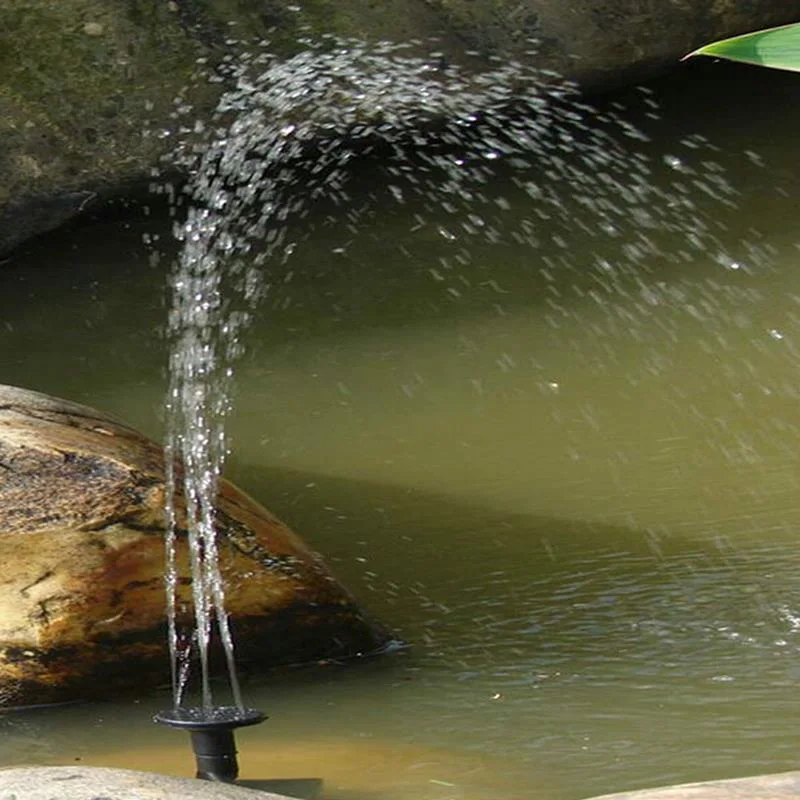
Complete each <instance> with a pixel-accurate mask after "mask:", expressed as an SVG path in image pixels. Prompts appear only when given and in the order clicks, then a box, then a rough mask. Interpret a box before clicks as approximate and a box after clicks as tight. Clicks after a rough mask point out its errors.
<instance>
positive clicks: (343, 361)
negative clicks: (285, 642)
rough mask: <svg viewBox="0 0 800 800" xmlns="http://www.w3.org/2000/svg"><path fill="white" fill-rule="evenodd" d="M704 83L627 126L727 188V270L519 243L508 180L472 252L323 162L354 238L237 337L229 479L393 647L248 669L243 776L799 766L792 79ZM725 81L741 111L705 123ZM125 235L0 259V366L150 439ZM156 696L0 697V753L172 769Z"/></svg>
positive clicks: (668, 96)
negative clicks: (284, 529) (349, 661)
mask: <svg viewBox="0 0 800 800" xmlns="http://www.w3.org/2000/svg"><path fill="white" fill-rule="evenodd" d="M707 74H708V73H707V68H697V69H693V70H692V71H691V73H690V75H691V80H684V81H680V80H676V81H674V82H662V83H661V84H655V85H654V86H653V89H654V91H655V92H656V95H655V96H656V98H657V99H658V100H659V102H660V106H661V111H660V114H661V117H662V119H661V120H660V121H655V120H652V121H650V122H648V119H647V117H646V116H644V114H646V113H647V112H646V111H645V110H644V109H643V110H642V114H640V115H638V116H637V115H636V114H633V115H632V122H635V123H636V124H637V125H639V126H648V125H649V126H650V127H646V130H647V132H648V133H649V134H650V135H651V136H652V139H653V141H652V142H651V143H649V144H644V143H641V144H640V145H637V147H639V146H642V147H647V148H649V151H648V152H651V153H653V154H666V155H679V154H680V153H682V152H683V151H681V150H679V143H680V142H681V141H684V140H686V138H687V137H690V136H693V135H701V136H704V137H706V139H707V141H708V142H710V143H712V144H713V145H715V146H717V147H719V152H715V153H714V155H713V157H712V156H708V158H707V157H706V156H705V155H704V156H703V159H704V160H714V161H716V162H718V163H719V164H720V165H721V166H722V167H723V168H724V169H725V175H726V176H727V177H728V179H729V181H730V183H731V184H732V185H734V186H735V187H737V188H738V189H739V190H740V196H738V197H737V198H736V203H737V206H738V207H737V208H729V207H727V206H720V205H719V204H718V203H716V202H715V201H709V205H707V206H703V207H702V208H701V211H703V212H704V213H706V214H710V213H711V210H712V209H713V216H712V217H711V219H712V220H713V222H714V224H715V225H716V226H717V230H716V231H715V236H716V237H718V238H719V239H720V242H721V244H722V247H721V248H720V250H721V251H724V253H725V255H726V256H727V258H723V259H719V258H718V255H719V251H717V250H714V251H710V250H709V251H702V252H701V251H698V255H697V257H696V258H693V259H691V260H686V261H683V262H680V261H679V262H674V261H670V260H669V259H658V258H646V259H644V260H643V261H642V262H641V263H640V264H638V265H637V264H631V265H630V269H628V270H626V271H625V272H624V273H622V274H620V273H616V274H612V273H610V272H608V271H604V269H603V266H602V264H600V262H599V261H598V260H597V253H598V247H597V242H598V240H597V237H591V236H588V235H587V234H586V232H585V231H580V230H578V231H577V232H576V231H570V233H571V239H570V247H569V248H562V250H564V252H563V253H562V254H561V255H563V257H562V258H558V259H555V260H554V263H552V264H548V263H547V262H545V261H543V259H542V256H549V255H552V252H559V251H558V250H555V249H554V248H546V249H542V248H539V249H532V248H531V246H530V243H529V242H528V241H527V240H526V235H527V234H528V233H529V231H528V230H527V229H526V227H525V220H526V219H528V218H529V217H530V215H531V209H532V202H531V198H530V196H529V195H528V194H527V193H526V192H525V188H524V186H520V185H519V182H518V181H516V180H515V178H518V177H519V175H518V173H517V172H516V171H515V170H514V169H511V170H506V171H504V170H497V171H495V173H494V174H493V175H492V176H490V177H489V178H488V179H487V181H486V183H485V184H484V185H483V186H482V188H481V191H482V193H483V194H484V195H485V197H486V199H487V207H490V208H491V207H496V208H497V209H499V211H498V212H496V213H495V214H494V216H496V217H498V222H496V223H493V224H496V225H498V226H500V227H499V228H498V230H499V232H500V234H501V236H500V241H498V242H496V243H492V242H491V241H487V240H486V237H483V236H474V235H471V234H470V233H469V232H468V231H463V232H462V231H454V230H452V229H451V228H452V227H453V226H452V221H453V219H454V217H453V215H451V214H448V213H441V214H439V213H437V212H436V211H435V210H432V209H430V208H426V207H425V203H424V200H423V199H414V197H413V196H410V197H409V198H408V201H407V202H406V203H405V204H399V203H397V201H396V199H395V198H394V196H393V194H392V190H391V189H390V188H389V186H390V185H391V186H396V185H397V178H396V176H387V175H386V173H385V170H383V171H382V167H381V163H382V162H381V161H380V160H376V159H372V160H370V159H369V158H366V159H362V160H360V161H358V162H357V163H355V165H354V166H353V168H352V171H351V173H350V175H351V178H350V181H351V182H350V186H349V189H348V191H349V194H350V195H351V197H352V198H353V199H354V201H355V204H356V206H359V201H360V206H369V207H370V208H371V209H372V211H371V212H370V211H368V210H367V211H365V212H364V213H363V215H362V216H361V217H360V219H359V225H358V227H357V229H356V230H350V229H348V228H347V227H346V226H343V225H342V224H341V223H340V220H339V218H338V217H337V216H336V213H335V209H334V208H331V207H329V206H325V205H324V204H319V205H317V206H315V207H314V208H313V209H312V210H311V211H310V213H309V216H308V218H307V220H306V221H305V223H304V224H307V226H308V227H307V230H308V236H307V237H306V238H303V239H298V241H297V243H296V248H295V252H294V253H293V255H292V259H291V261H287V263H286V264H285V265H283V266H282V267H281V269H280V270H279V271H277V272H276V273H274V274H273V277H272V279H271V281H270V284H271V285H270V287H269V289H268V291H267V294H266V297H265V299H264V300H263V301H262V304H261V309H262V311H261V312H260V313H259V314H257V315H256V317H255V319H254V320H253V327H252V330H251V332H250V333H249V334H248V336H247V339H246V343H247V346H248V352H247V354H246V355H245V356H244V357H243V359H242V361H241V362H240V365H239V368H238V377H237V381H238V392H237V395H238V398H237V405H236V409H235V411H234V412H233V413H232V414H231V416H230V419H229V425H230V427H229V432H230V437H231V442H232V448H233V454H232V457H231V460H230V462H229V469H230V475H231V477H232V478H234V479H235V480H237V481H239V482H240V483H241V484H243V485H244V486H245V488H247V489H248V490H249V491H251V492H252V493H253V494H254V495H255V496H256V497H258V498H259V499H260V500H262V501H263V502H264V503H265V504H266V505H268V506H269V507H270V508H271V509H272V510H273V511H275V512H276V513H277V514H278V515H279V516H281V517H283V518H284V519H285V520H286V521H287V522H289V523H290V524H292V525H293V526H294V527H295V528H296V529H297V530H298V531H299V532H300V533H301V534H302V535H303V536H304V537H305V538H306V540H307V541H308V542H309V543H311V544H312V545H313V546H315V547H316V548H318V549H319V550H320V551H321V552H323V553H324V554H325V555H326V557H327V558H328V560H329V561H330V563H331V566H332V567H333V569H334V571H335V572H336V573H337V575H338V576H340V577H341V578H342V579H343V580H344V581H345V582H346V583H348V584H349V585H350V587H351V588H352V589H353V590H354V591H355V593H356V594H357V595H358V596H359V598H360V599H361V600H362V601H363V602H364V603H365V604H367V605H368V606H369V607H370V608H371V609H372V610H373V611H374V612H375V613H376V614H377V615H378V616H380V617H381V618H382V619H383V620H384V621H386V622H387V623H388V624H389V625H391V626H393V627H394V628H396V629H397V630H398V632H399V633H400V634H401V635H402V636H403V637H404V638H406V639H407V640H409V641H410V642H412V643H413V648H412V649H411V650H410V651H409V652H408V653H406V654H404V655H402V656H398V657H395V658H392V659H385V660H383V661H377V662H373V663H370V664H365V665H362V666H361V667H358V668H343V669H339V668H337V667H335V666H334V667H332V666H330V665H327V666H320V667H318V668H316V669H308V670H304V671H300V672H295V673H293V674H289V675H285V674H284V675H273V676H270V675H266V676H260V677H258V678H257V679H250V680H249V681H248V682H247V684H246V685H245V687H244V689H245V692H246V695H247V697H248V702H250V703H252V704H254V705H258V706H260V707H263V708H264V709H265V710H266V711H267V712H268V713H269V714H270V717H271V719H270V721H269V722H268V723H267V724H266V725H264V726H262V727H261V728H260V729H257V730H252V731H245V732H243V733H242V735H241V737H240V748H241V762H242V767H243V772H244V773H245V775H246V776H251V777H257V776H263V775H271V776H272V775H296V776H299V775H321V776H323V777H324V778H325V779H326V781H327V785H328V791H329V795H328V796H330V797H341V798H362V797H375V798H401V797H403V798H405V797H409V796H413V797H418V798H442V799H443V798H448V797H474V798H495V797H498V796H507V797H514V796H519V797H523V796H524V797H533V796H541V797H553V798H567V797H580V796H586V795H590V794H593V793H599V792H602V791H613V790H619V789H623V788H632V787H636V786H644V785H653V784H656V783H664V782H673V781H682V780H701V779H710V778H717V777H727V776H733V775H741V774H750V773H754V772H760V771H776V770H779V769H789V768H794V767H795V766H796V765H797V760H796V759H797V754H796V752H795V747H794V733H795V727H796V726H795V719H796V716H797V714H796V711H797V709H796V708H795V706H796V704H797V702H798V701H797V699H796V695H797V693H796V681H797V678H798V675H800V661H798V652H797V646H798V639H797V635H798V628H800V624H798V616H800V597H798V589H797V559H798V545H797V536H796V529H797V521H798V500H797V497H798V493H797V483H798V463H797V460H798V457H797V455H796V454H797V453H798V452H800V448H798V444H800V443H798V441H797V438H798V429H797V423H796V420H795V416H796V408H797V390H798V387H799V386H800V378H798V375H800V372H798V364H797V360H798V351H797V349H796V342H797V336H798V333H799V332H800V328H798V325H799V324H800V318H799V317H798V305H797V299H796V298H800V273H798V271H797V270H796V265H797V258H798V249H797V242H798V240H800V236H798V235H797V233H796V222H795V220H796V211H797V203H796V198H797V196H798V188H800V187H798V180H797V176H796V173H795V160H794V147H795V144H794V137H793V136H792V134H791V131H792V130H796V122H797V121H796V120H794V121H791V119H790V118H791V115H792V114H796V112H795V111H794V109H793V106H792V105H791V103H790V102H789V99H790V98H791V97H792V96H793V94H794V93H795V88H796V87H795V85H794V84H793V83H791V82H790V81H789V80H788V78H783V77H781V78H778V77H776V76H774V75H770V76H762V75H755V74H752V73H745V72H743V71H740V70H726V71H725V73H724V74H725V75H726V76H729V80H730V85H729V84H728V82H727V81H725V80H723V81H720V82H716V83H708V84H704V83H703V78H704V76H706V75H707ZM733 77H735V79H736V80H735V83H734V81H733ZM745 80H746V81H751V82H752V83H751V84H750V86H751V87H753V88H752V89H751V91H749V92H747V93H745V92H744V89H743V87H742V82H743V81H745ZM744 94H748V96H755V97H757V98H759V101H753V102H754V103H758V105H757V107H756V108H754V109H752V110H751V113H750V114H749V115H748V119H758V120H759V123H758V125H753V127H752V128H746V127H742V126H737V125H734V122H735V121H737V120H739V119H740V117H741V104H742V100H741V98H742V97H743V96H744ZM641 97H642V95H641V94H639V93H632V94H631V99H630V103H631V104H634V105H636V103H637V102H640V98H641ZM645 97H649V95H646V96H645ZM637 98H638V99H637ZM622 99H623V100H626V98H622ZM712 101H713V106H714V113H713V114H709V113H708V108H709V107H711V106H712ZM761 103H763V105H762V104H761ZM737 105H738V106H739V110H738V111H734V107H735V106H737ZM640 108H641V105H640ZM770 114H772V116H770ZM728 115H730V116H728ZM762 126H763V128H765V129H768V130H769V131H770V134H769V139H767V138H766V137H765V136H764V135H762V133H761V128H762ZM784 127H785V128H786V130H787V131H788V132H787V135H786V136H785V137H781V136H780V135H779V132H780V131H781V130H782V129H783V128H784ZM689 151H690V152H689V154H688V156H687V157H688V158H689V159H691V158H692V152H694V151H691V148H689ZM748 152H751V155H747V153H748ZM759 157H760V158H761V159H763V161H764V162H765V164H766V166H763V167H762V166H759V165H758V164H756V163H755V162H756V161H758V160H759ZM659 163H660V162H659ZM664 166H665V167H666V169H665V171H664V173H663V174H664V175H667V176H670V175H671V174H672V173H670V172H669V169H670V165H669V164H668V163H665V164H664ZM373 196H374V198H375V199H373ZM497 200H501V201H502V202H501V204H500V205H498V204H497V202H495V201H497ZM698 202H701V203H702V202H703V201H698ZM503 205H505V206H507V208H503ZM501 212H502V213H501ZM420 216H421V217H423V219H424V222H425V223H426V224H424V225H423V226H422V227H421V228H420V227H419V219H418V217H420ZM126 224H128V225H131V228H130V230H129V231H128V232H127V234H126V233H125V225H126ZM440 227H443V228H444V229H445V230H446V232H447V233H449V234H455V235H456V236H457V237H458V238H455V239H452V238H450V237H449V236H448V235H445V234H443V233H442V232H441V230H440ZM168 228H169V226H168V225H167V224H165V225H164V230H163V231H162V237H163V238H162V241H164V240H166V239H168V237H169V231H168ZM142 230H147V231H148V232H149V233H150V234H152V232H153V223H152V219H148V220H143V221H141V223H136V222H128V223H113V224H112V223H104V224H103V225H102V226H100V227H97V228H94V229H92V228H86V229H83V230H81V231H77V232H75V233H74V234H73V235H72V236H71V237H69V236H63V237H61V238H56V239H51V240H50V241H49V242H47V243H46V244H43V245H42V248H41V249H39V250H31V252H30V253H29V254H28V256H27V257H26V258H25V259H22V258H20V259H19V260H18V261H15V262H12V263H11V264H8V265H5V267H4V269H3V271H2V273H0V282H2V291H1V292H0V307H2V312H3V320H4V322H5V324H6V331H7V333H6V335H5V336H4V338H3V340H2V342H0V359H1V362H0V363H2V364H3V366H4V373H3V381H4V382H7V383H15V384H19V385H24V386H28V387H30V388H34V389H39V390H42V391H47V392H51V393H54V394H60V395H64V396H69V397H72V398H74V399H76V400H79V401H83V402H89V403H91V404H93V405H96V406H98V407H101V408H107V409H109V410H110V411H113V412H115V413H117V414H119V415H121V416H124V417H126V418H127V419H129V420H130V421H131V422H133V423H134V424H137V425H138V426H139V427H141V428H143V429H144V430H147V431H149V432H151V433H153V434H156V435H157V434H158V433H159V422H158V416H159V414H160V406H161V397H162V396H163V395H162V393H163V390H164V376H163V374H162V373H161V365H162V364H163V363H164V350H163V347H162V344H161V342H160V339H159V338H158V337H157V336H156V334H155V333H154V330H155V329H157V328H158V327H159V326H160V325H161V323H162V320H163V314H164V308H163V300H162V289H161V286H162V285H163V283H162V281H163V279H164V272H165V266H166V263H165V262H166V261H167V260H168V259H167V258H166V257H164V258H162V260H161V262H160V263H159V264H155V265H151V266H148V263H147V252H146V248H144V247H143V246H142V245H141V241H140V236H141V232H142ZM565 230H568V226H567V225H566V223H563V222H558V226H557V230H555V231H551V232H552V233H556V234H559V233H563V232H564V231H565ZM629 230H632V228H629ZM112 231H113V233H114V235H113V236H112V235H111V232H112ZM464 236H466V240H465V239H464V238H463V237H464ZM685 238H686V237H685V232H684V231H676V232H675V234H674V238H673V239H670V238H669V236H667V237H666V238H665V242H667V243H669V246H670V251H672V252H677V251H678V250H680V249H682V248H684V247H685V246H686V241H685ZM109 241H111V242H113V247H111V248H110V247H109ZM466 242H468V244H466ZM604 242H605V245H604V246H605V247H607V248H609V249H612V250H613V249H614V248H615V247H616V246H617V245H616V244H615V243H614V241H613V240H611V239H609V240H604ZM752 245H756V248H755V249H754V248H753V247H752ZM464 248H468V250H469V254H470V258H469V259H468V260H467V261H464V260H463V259H462V260H459V258H458V257H459V255H460V254H461V251H462V250H463V249H464ZM662 249H665V248H662ZM754 253H755V255H756V256H757V257H756V258H753V255H754ZM54 254H57V256H56V255H54ZM763 254H766V257H763V258H762V257H761V255H763ZM442 259H444V260H445V261H447V263H449V264H450V265H451V269H450V270H449V271H448V273H447V274H448V277H449V276H450V275H452V279H448V280H446V281H442V280H439V279H438V278H437V276H436V274H434V273H438V274H440V275H442V274H444V267H443V264H442ZM449 289H456V290H457V292H456V293H454V292H451V291H448V290H449ZM54 330H58V331H60V334H59V336H58V348H57V349H56V348H54V345H53V342H54V335H53V331H54ZM166 682H167V676H166V675H165V683H166ZM165 697H166V694H165V692H162V693H160V694H155V695H153V696H146V697H141V698H137V702H135V703H131V702H130V701H129V700H126V701H124V702H120V703H116V704H115V703H108V704H102V705H91V706H84V707H76V708H72V709H66V708H65V709H54V710H50V711H47V712H42V713H33V712H31V713H28V714H24V715H17V716H13V717H6V718H3V719H2V720H0V725H2V727H3V734H4V743H5V748H4V752H5V754H6V758H7V760H8V761H9V762H15V763H19V762H23V761H24V762H47V761H64V760H66V761H71V760H72V759H75V758H80V759H82V760H83V762H85V763H104V764H118V765H125V766H135V767H139V768H149V769H165V770H168V771H174V772H178V773H182V774H187V773H189V772H190V770H191V764H190V763H189V762H190V758H189V756H188V753H187V752H186V748H185V744H184V743H179V742H176V741H175V736H174V734H172V733H170V732H167V731H160V730H157V729H154V728H153V726H152V725H151V724H150V722H149V717H150V713H149V712H150V710H151V709H152V710H154V709H156V708H160V707H162V706H163V705H164V700H165Z"/></svg>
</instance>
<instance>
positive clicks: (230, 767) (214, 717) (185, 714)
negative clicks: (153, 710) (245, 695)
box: [153, 706, 266, 783]
mask: <svg viewBox="0 0 800 800" xmlns="http://www.w3.org/2000/svg"><path fill="white" fill-rule="evenodd" d="M265 719H266V716H265V715H264V714H262V713H261V712H260V711H258V710H257V709H255V708H239V707H238V706H214V707H212V708H172V709H169V710H167V711H159V712H158V714H156V715H155V717H153V721H154V722H157V723H158V724H159V725H167V726H169V727H170V728H179V729H181V730H184V731H188V732H189V734H190V735H191V737H192V750H193V751H194V757H195V761H196V762H197V777H198V778H200V779H201V780H205V781H220V782H222V783H233V781H235V780H236V778H237V777H238V776H239V763H238V762H237V760H236V742H235V741H234V738H233V731H234V730H235V729H236V728H244V727H246V726H248V725H258V723H259V722H263V721H264V720H265Z"/></svg>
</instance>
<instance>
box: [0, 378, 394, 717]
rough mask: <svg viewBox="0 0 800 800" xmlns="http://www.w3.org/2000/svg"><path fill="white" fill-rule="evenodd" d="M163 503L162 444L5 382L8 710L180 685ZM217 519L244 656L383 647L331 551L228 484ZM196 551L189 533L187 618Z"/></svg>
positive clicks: (183, 600) (1, 433) (0, 524)
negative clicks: (173, 660)
mask: <svg viewBox="0 0 800 800" xmlns="http://www.w3.org/2000/svg"><path fill="white" fill-rule="evenodd" d="M163 507H164V463H163V458H162V453H161V449H160V447H158V446H157V445H156V444H154V443H153V442H151V441H149V440H148V439H146V438H145V437H143V436H142V435H141V434H139V433H137V432H136V431H135V430H133V429H131V428H129V427H127V426H125V425H123V424H121V423H119V422H116V421H114V420H112V419H111V418H109V417H107V416H105V415H103V414H100V413H99V412H97V411H95V410H93V409H91V408H88V407H85V406H81V405H77V404H74V403H70V402H67V401H64V400H59V399H55V398H51V397H48V396H46V395H42V394H38V393H36V392H30V391H25V390H22V389H16V388H12V387H4V386H0V563H2V564H3V570H2V577H0V706H14V705H24V704H37V703H52V702H59V701H64V700H71V699H75V698H80V697H94V696H98V695H103V694H108V693H109V692H112V691H115V690H117V689H120V688H132V687H137V686H138V687H147V686H153V685H157V684H163V683H165V682H166V680H168V674H169V666H168V660H167V652H166V634H165V593H164V584H163V573H164V512H163ZM218 514H219V548H220V558H221V566H222V572H223V575H224V577H225V580H226V586H227V588H226V606H227V608H228V609H229V611H230V613H231V617H232V627H233V632H234V638H235V640H236V647H237V655H238V659H239V660H240V663H243V664H245V665H246V664H248V663H250V664H255V665H256V666H257V667H259V668H264V667H268V666H271V665H277V664H287V663H297V662H305V661H311V660H318V659H329V658H347V657H353V656H357V655H362V654H367V653H372V652H375V651H378V650H380V649H381V648H382V647H383V646H384V645H385V644H386V642H387V639H388V636H387V633H386V631H385V630H384V629H383V628H382V627H381V626H380V625H378V624H376V623H375V622H373V621H371V620H370V619H369V618H368V617H367V616H365V614H364V613H363V612H362V611H361V610H360V609H359V608H358V607H357V605H356V604H355V602H354V600H353V598H352V597H351V596H350V595H349V594H348V593H347V592H346V591H345V590H344V589H343V588H342V587H341V586H340V585H339V584H338V583H337V582H336V581H335V579H334V578H333V577H332V576H331V574H330V572H329V571H328V570H327V568H326V566H325V565H324V563H323V562H322V560H321V559H320V557H319V556H318V555H316V554H314V553H312V552H311V551H310V550H309V549H308V548H307V547H306V546H305V545H304V544H303V542H302V541H301V540H300V539H299V538H298V537H297V536H296V535H295V534H294V533H293V532H292V531H290V530H289V529H288V528H287V527H286V526H285V525H283V524H282V523H281V522H279V521H278V520H277V519H275V517H273V516H272V515H271V514H269V512H267V511H266V510H265V509H264V508H263V507H262V506H260V505H259V504H258V503H256V502H255V501H254V500H252V499H251V498H249V497H248V496H247V495H245V494H244V493H243V492H241V491H239V490H238V489H237V488H236V487H234V486H233V485H231V484H230V483H228V482H223V484H222V487H221V491H220V496H219V499H218ZM179 524H180V520H179ZM186 549H187V545H186V535H185V532H184V531H181V532H180V533H179V562H180V565H181V572H182V577H181V581H180V582H181V590H180V591H181V593H180V594H179V606H180V609H179V611H180V615H181V617H182V618H183V619H186V620H187V621H188V618H189V615H190V609H189V604H188V602H187V601H188V597H189V589H188V586H187V583H188V580H187V579H186V575H187V572H188V571H187V569H186V562H187V558H186Z"/></svg>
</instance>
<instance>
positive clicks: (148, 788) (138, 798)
mask: <svg viewBox="0 0 800 800" xmlns="http://www.w3.org/2000/svg"><path fill="white" fill-rule="evenodd" d="M0 797H2V798H3V800H12V798H20V800H21V799H22V798H25V800H259V799H260V800H290V799H289V798H287V797H285V796H283V795H279V794H272V793H271V792H262V791H258V792H254V791H253V790H252V789H245V788H243V787H241V786H235V785H233V784H226V783H210V782H208V781H198V780H194V779H191V778H171V777H168V776H166V775H157V774H155V773H153V772H137V771H135V770H131V769H108V768H106V767H15V768H13V769H4V770H0Z"/></svg>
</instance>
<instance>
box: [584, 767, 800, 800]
mask: <svg viewBox="0 0 800 800" xmlns="http://www.w3.org/2000/svg"><path fill="white" fill-rule="evenodd" d="M798 797H800V772H778V773H775V774H773V775H754V776H753V777H751V778H731V779H729V780H723V781H702V782H700V783H682V784H677V785H675V786H660V787H658V788H655V789H639V790H638V791H634V792H620V793H619V794H604V795H602V797H595V798H592V800H789V798H798Z"/></svg>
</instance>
